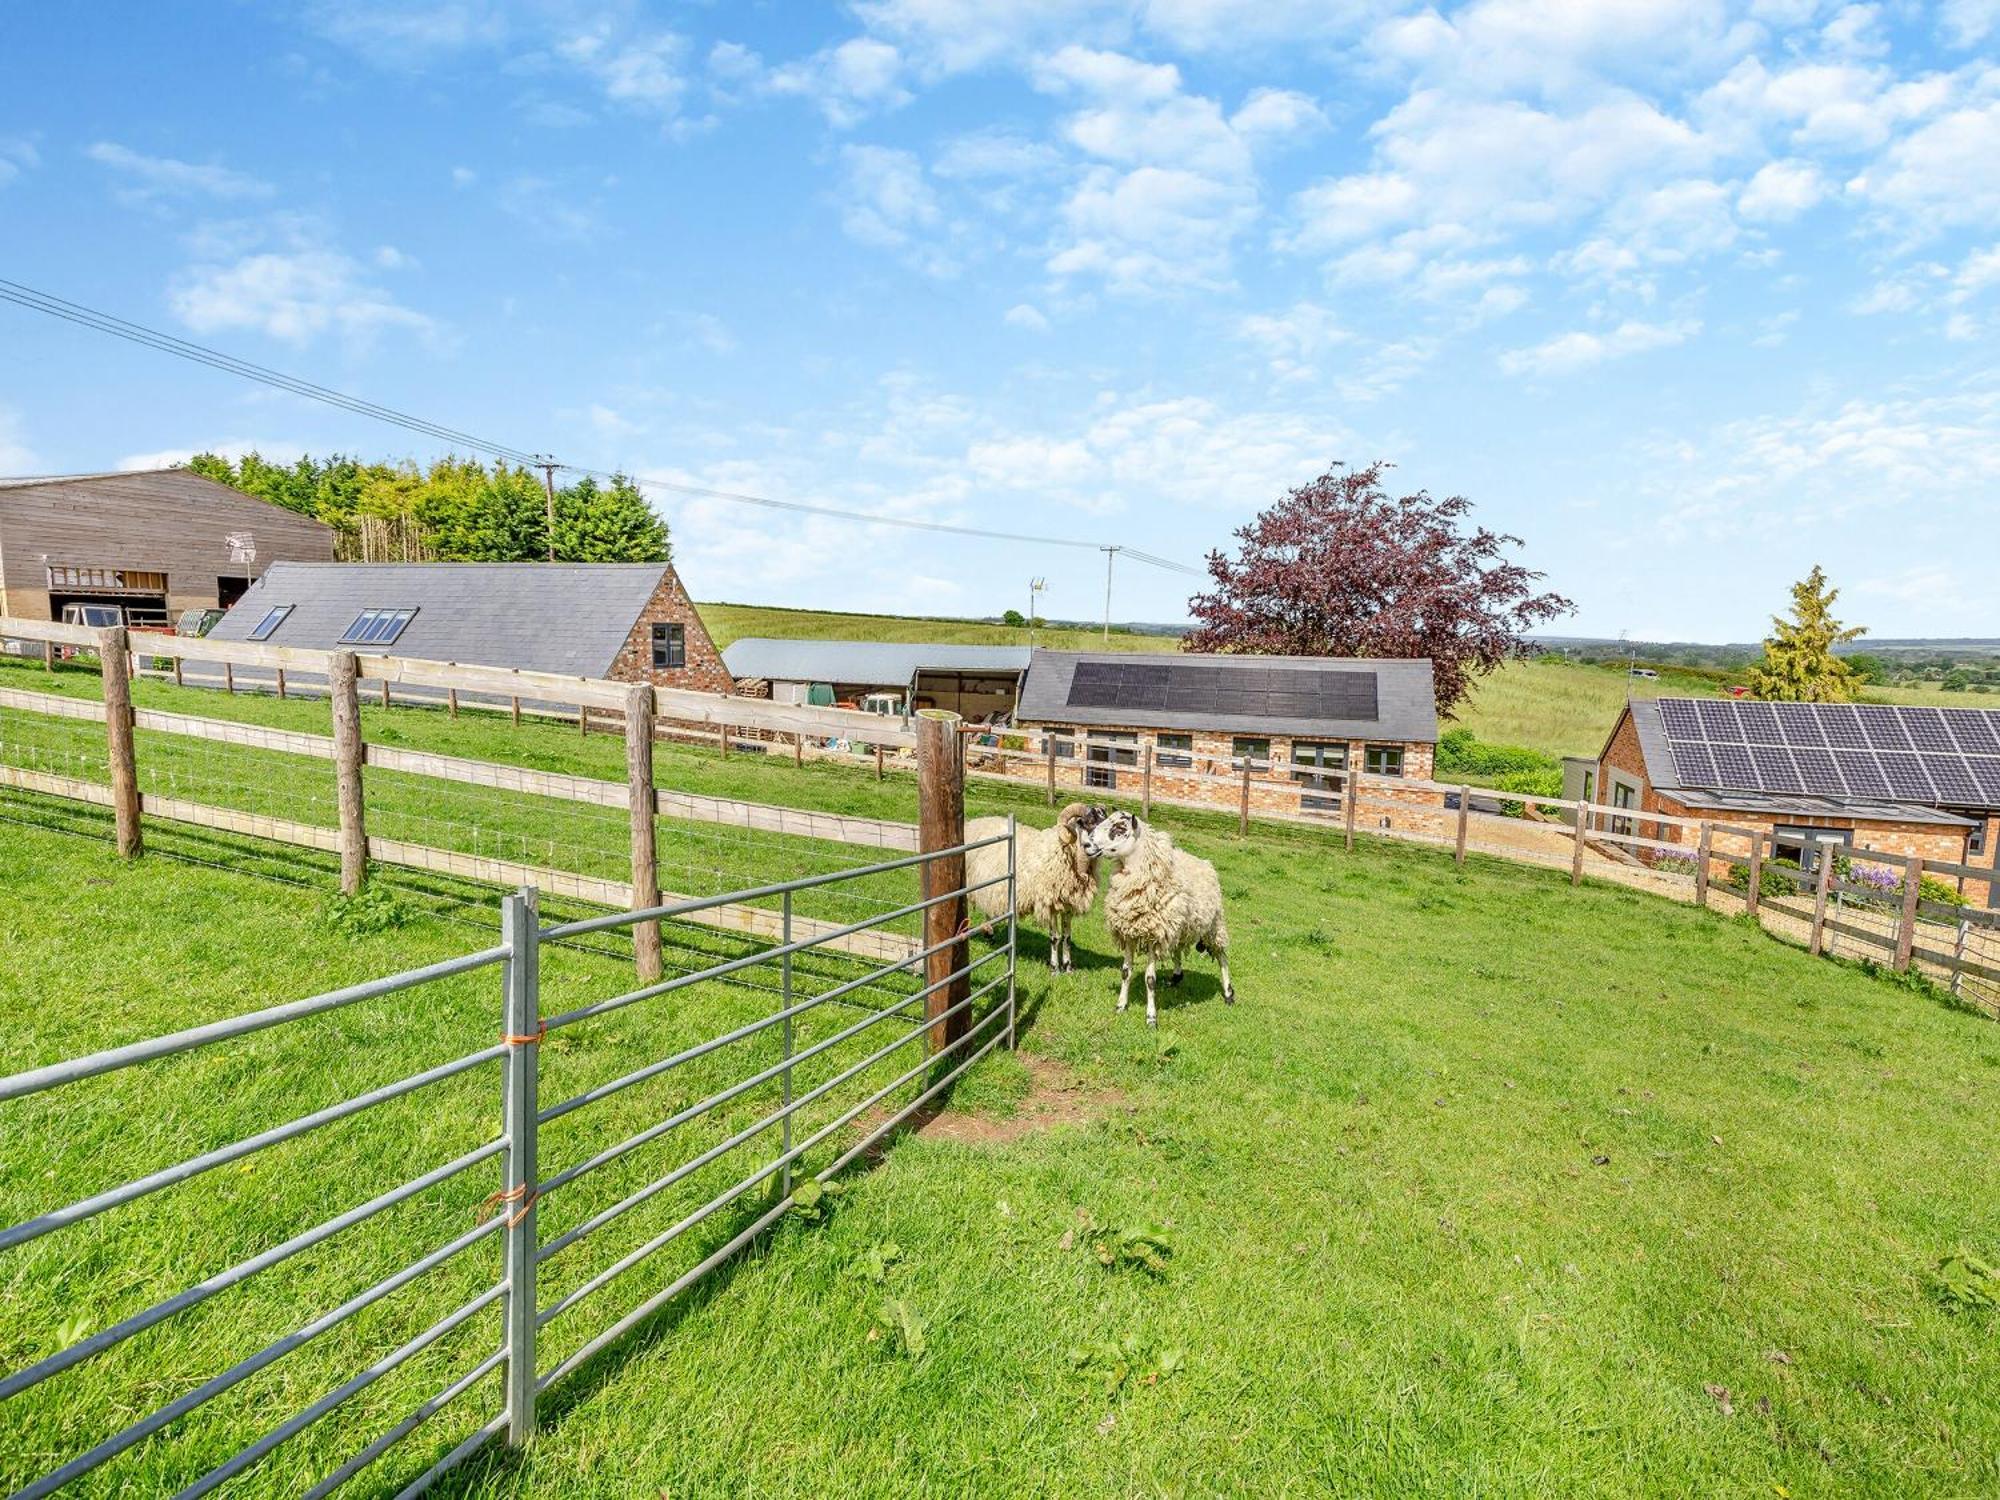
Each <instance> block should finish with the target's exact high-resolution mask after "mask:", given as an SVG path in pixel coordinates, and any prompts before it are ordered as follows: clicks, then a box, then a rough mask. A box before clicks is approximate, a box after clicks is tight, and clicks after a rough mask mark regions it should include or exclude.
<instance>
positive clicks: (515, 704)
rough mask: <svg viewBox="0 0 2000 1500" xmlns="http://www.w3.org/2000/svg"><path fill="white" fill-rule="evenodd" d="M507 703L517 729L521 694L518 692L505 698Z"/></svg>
mask: <svg viewBox="0 0 2000 1500" xmlns="http://www.w3.org/2000/svg"><path fill="white" fill-rule="evenodd" d="M507 703H508V706H509V707H510V708H511V709H512V710H513V714H514V727H515V728H516V729H519V728H520V727H521V695H520V694H519V693H516V694H515V695H514V696H513V697H511V698H509V699H508V700H507Z"/></svg>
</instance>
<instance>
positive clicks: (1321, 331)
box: [1236, 302, 1354, 381]
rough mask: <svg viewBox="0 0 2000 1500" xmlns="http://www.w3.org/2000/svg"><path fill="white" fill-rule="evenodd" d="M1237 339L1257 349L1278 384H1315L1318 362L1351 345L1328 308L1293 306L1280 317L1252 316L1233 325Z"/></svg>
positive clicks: (1348, 337) (1347, 333)
mask: <svg viewBox="0 0 2000 1500" xmlns="http://www.w3.org/2000/svg"><path fill="white" fill-rule="evenodd" d="M1236 333H1237V337H1239V338H1241V339H1242V340H1243V341H1244V342H1245V343H1248V344H1252V345H1254V346H1256V347H1257V348H1258V349H1260V350H1261V351H1262V352H1263V354H1264V357H1265V359H1266V361H1267V362H1268V364H1269V367H1270V371H1271V374H1272V376H1273V377H1274V378H1276V379H1278V380H1285V381H1317V380H1320V379H1321V378H1322V376H1321V372H1320V369H1319V361H1320V360H1321V359H1322V358H1323V357H1324V356H1325V355H1326V353H1327V352H1328V351H1329V350H1332V349H1335V348H1337V347H1339V346H1340V345H1342V344H1346V343H1349V342H1351V341H1352V339H1353V337H1354V335H1353V334H1351V333H1349V332H1348V331H1347V329H1345V328H1343V327H1342V326H1341V325H1340V323H1339V321H1338V319H1336V318H1335V316H1334V314H1333V313H1332V311H1331V310H1329V309H1328V308H1325V307H1322V306H1320V305H1319V304H1318V303H1316V302H1295V303H1293V304H1292V306H1291V307H1289V308H1287V309H1286V310H1285V311H1283V312H1281V313H1253V314H1251V315H1250V316H1248V317H1246V318H1244V319H1243V320H1242V321H1241V322H1239V323H1238V324H1237V325H1236Z"/></svg>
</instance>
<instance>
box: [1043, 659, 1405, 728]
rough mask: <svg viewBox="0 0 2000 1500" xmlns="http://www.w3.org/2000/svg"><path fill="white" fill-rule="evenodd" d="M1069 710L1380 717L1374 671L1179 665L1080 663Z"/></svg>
mask: <svg viewBox="0 0 2000 1500" xmlns="http://www.w3.org/2000/svg"><path fill="white" fill-rule="evenodd" d="M1067 701H1068V704H1069V706H1070V707H1071V708H1100V709H1107V710H1119V709H1133V710H1143V711H1146V712H1151V713H1160V712H1169V711H1181V712H1190V713H1213V714H1227V715H1231V716H1234V717H1240V718H1245V719H1267V718H1268V719H1359V720H1364V721H1372V720H1374V719H1376V718H1378V717H1379V709H1378V704H1377V699H1376V682H1375V674H1374V673H1373V672H1346V671H1321V670H1317V669H1314V668H1306V667H1229V668H1223V667H1213V666H1192V665H1183V664H1181V663H1179V662H1167V663H1155V662H1121V661H1082V662H1078V663H1077V664H1076V668H1075V671H1074V672H1073V673H1072V674H1071V676H1070V686H1069V698H1068V700H1067Z"/></svg>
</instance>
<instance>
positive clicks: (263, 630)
mask: <svg viewBox="0 0 2000 1500" xmlns="http://www.w3.org/2000/svg"><path fill="white" fill-rule="evenodd" d="M291 612H292V606H291V605H289V604H280V605H278V606H277V607H276V608H275V609H272V610H270V611H269V612H268V613H266V614H265V616H264V618H263V619H261V620H259V621H258V622H257V623H256V625H254V626H253V627H252V628H251V631H250V639H251V640H253V641H268V640H269V639H270V638H271V636H272V635H273V633H275V632H276V630H277V628H278V627H279V626H280V625H282V624H284V623H285V616H287V615H289V614H290V613H291Z"/></svg>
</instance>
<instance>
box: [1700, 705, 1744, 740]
mask: <svg viewBox="0 0 2000 1500" xmlns="http://www.w3.org/2000/svg"><path fill="white" fill-rule="evenodd" d="M1694 707H1695V712H1696V713H1698V714H1700V715H1701V727H1702V732H1703V734H1704V735H1705V736H1706V737H1707V738H1708V739H1710V740H1735V741H1737V742H1738V743H1741V742H1742V739H1743V729H1742V726H1741V724H1740V723H1739V722H1738V721H1737V718H1736V715H1735V713H1734V712H1733V710H1734V709H1735V707H1736V705H1735V704H1733V703H1721V702H1715V703H1711V702H1710V701H1709V700H1708V699H1706V698H1697V699H1696V700H1695V705H1694Z"/></svg>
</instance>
